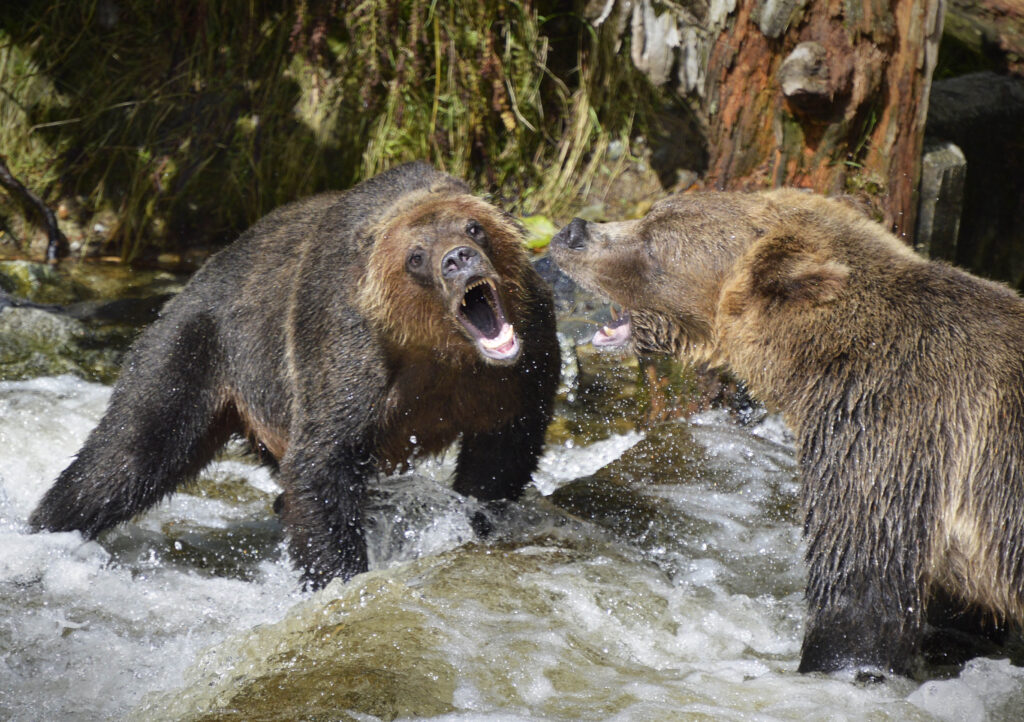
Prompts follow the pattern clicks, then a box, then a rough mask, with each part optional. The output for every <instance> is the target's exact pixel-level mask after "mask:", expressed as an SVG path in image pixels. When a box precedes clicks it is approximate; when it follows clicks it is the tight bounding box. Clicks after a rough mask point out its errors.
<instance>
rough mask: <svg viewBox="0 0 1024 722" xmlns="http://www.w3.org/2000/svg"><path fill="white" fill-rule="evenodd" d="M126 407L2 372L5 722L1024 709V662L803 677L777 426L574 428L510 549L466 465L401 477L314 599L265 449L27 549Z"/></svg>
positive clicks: (822, 716) (70, 383) (64, 382)
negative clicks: (95, 529) (87, 445)
mask: <svg viewBox="0 0 1024 722" xmlns="http://www.w3.org/2000/svg"><path fill="white" fill-rule="evenodd" d="M569 376H570V378H567V381H566V389H563V398H562V400H561V401H560V408H561V411H560V414H562V416H560V420H559V421H558V422H556V427H557V428H562V429H563V430H564V429H565V428H569V427H572V425H573V424H574V423H576V422H578V419H575V420H574V418H573V417H572V413H570V412H571V411H572V409H573V405H572V402H573V399H574V395H575V394H576V392H577V391H578V389H575V388H574V384H575V383H577V381H576V379H575V377H574V376H573V375H572V374H569ZM108 396H109V388H108V387H106V386H103V385H100V384H95V383H89V382H86V381H82V380H80V379H77V378H75V377H72V376H58V377H44V378H37V379H32V380H26V381H6V382H0V652H2V659H0V719H9V720H26V721H28V720H53V721H59V720H108V719H118V720H120V719H125V720H127V719H131V720H136V719H161V720H186V719H203V720H214V719H216V720H229V719H231V720H234V719H237V720H271V719H280V720H297V719H318V720H321V719H322V720H326V719H354V720H371V719H394V718H410V719H423V718H431V719H443V720H478V719H479V720H538V719H550V720H674V719H684V720H690V719H693V720H808V719H816V720H861V719H872V720H887V719H893V720H918V719H920V720H929V719H941V720H989V719H991V720H1000V719H1005V720H1016V719H1021V718H1022V717H1024V669H1021V668H1018V667H1013V666H1011V665H1010V664H1009V663H1008V662H1007V661H1005V660H998V659H984V658H979V659H975V660H973V661H971V662H969V663H968V664H967V665H966V667H965V668H964V669H963V671H962V672H961V673H960V674H959V676H956V677H953V678H949V679H938V680H932V681H929V682H926V683H924V684H918V683H915V682H911V681H907V680H890V681H887V682H883V683H875V684H861V683H858V682H856V681H855V680H853V679H852V678H850V677H849V676H845V675H836V676H832V677H824V676H803V675H799V674H797V673H796V667H797V662H798V656H799V650H800V639H801V633H802V625H803V620H804V616H805V615H804V605H803V593H802V589H803V583H804V569H803V565H802V561H801V554H802V547H801V540H800V535H799V531H798V526H799V525H798V516H799V513H798V510H797V496H798V489H797V485H796V482H795V478H794V459H793V449H792V446H791V444H790V442H789V439H788V438H787V434H786V430H785V428H784V427H783V426H782V424H781V422H780V421H779V420H778V419H777V418H775V417H773V416H767V417H765V418H764V419H762V420H761V421H759V422H757V423H754V424H750V425H747V426H741V425H739V424H737V423H735V422H734V421H733V420H732V419H730V418H729V416H728V415H727V414H726V413H725V412H715V411H713V412H705V413H702V414H698V415H697V416H695V417H691V418H689V419H683V420H674V421H667V422H663V423H660V424H656V425H654V426H652V427H650V428H645V429H644V430H643V431H641V430H638V427H637V426H636V425H633V424H629V423H624V422H623V419H622V418H618V417H615V418H613V417H609V418H608V419H607V423H605V424H604V425H603V426H599V430H598V431H596V432H595V431H593V430H591V431H590V432H589V433H587V434H573V433H567V432H561V433H553V434H552V441H551V443H550V444H549V448H548V450H547V452H546V455H545V456H544V458H543V461H542V463H541V468H540V470H539V471H538V472H537V474H536V475H535V481H534V485H533V487H531V488H530V489H529V491H528V493H527V495H526V496H525V497H524V499H523V500H522V501H521V502H519V503H517V504H515V505H513V506H512V507H511V508H510V509H509V510H508V512H507V513H506V514H505V515H504V516H502V517H501V518H500V519H496V520H495V527H496V530H495V533H494V535H493V536H492V538H490V539H488V540H487V541H486V542H480V541H478V540H476V539H475V538H474V535H473V532H472V530H471V528H470V525H469V523H468V521H467V519H468V516H469V514H470V513H471V512H472V511H473V503H472V502H471V501H467V500H465V499H463V498H461V497H459V496H458V495H457V494H454V493H453V492H452V491H451V489H450V484H449V478H450V474H451V471H452V463H453V458H452V455H451V454H449V455H448V457H447V458H443V459H441V460H439V461H436V462H429V463H426V464H424V465H421V466H419V467H418V468H416V469H415V470H414V471H412V472H409V473H406V474H403V475H399V476H393V477H388V478H382V479H380V480H378V481H376V482H375V483H374V485H373V487H372V493H371V497H370V500H369V503H368V508H367V509H366V518H367V524H368V526H369V544H370V557H371V566H372V569H371V571H370V572H369V573H367V574H365V575H361V576H359V577H356V578H355V579H353V580H351V581H350V582H349V583H347V584H341V583H339V582H335V583H333V584H332V585H330V586H329V587H328V588H326V589H325V590H323V591H321V592H319V593H317V594H306V593H302V592H300V591H298V575H297V574H296V573H295V572H294V571H293V570H292V568H291V566H290V564H289V561H288V558H287V552H286V551H285V549H284V546H283V536H282V533H281V529H280V527H279V525H278V523H277V521H276V519H275V518H274V514H273V512H272V509H271V506H272V503H273V499H274V497H275V496H276V494H277V493H278V491H279V490H278V487H277V486H276V485H275V483H274V480H273V478H272V476H271V474H270V473H269V472H268V470H267V469H265V468H261V467H259V466H257V465H255V463H254V461H253V460H252V459H251V458H249V457H248V456H246V455H245V454H244V453H242V449H241V448H240V447H239V448H232V449H229V450H228V452H227V453H225V455H224V456H223V457H222V458H221V459H220V460H218V461H217V462H215V463H214V464H213V465H211V467H209V468H208V469H207V470H206V471H205V472H204V473H203V475H202V478H201V479H200V480H199V481H198V482H197V483H195V484H193V485H191V486H190V487H188V488H187V489H185V490H183V491H182V493H179V494H177V495H175V496H174V497H172V498H171V499H169V500H168V501H165V502H164V503H162V504H160V505H159V506H158V507H157V508H155V509H154V510H152V511H151V512H150V513H148V514H146V515H144V516H142V517H140V518H139V519H137V520H136V521H135V522H133V523H131V524H127V525H125V526H124V527H122V528H120V529H117V530H114V531H111V532H108V533H107V534H106V535H104V536H103V537H102V538H101V540H100V542H88V543H85V542H83V541H82V539H81V537H80V536H78V535H77V534H72V533H68V534H39V535H29V534H27V533H26V527H25V519H26V518H27V516H28V514H29V512H30V511H31V509H32V508H33V507H34V505H35V503H36V502H37V500H38V499H39V497H40V496H41V495H42V493H43V492H44V491H45V489H46V488H47V487H48V485H49V484H50V483H51V482H52V480H53V479H54V478H55V477H56V475H57V474H58V473H59V472H60V470H61V469H62V468H63V467H64V466H65V465H66V464H67V463H68V461H69V459H70V457H71V456H72V455H73V454H74V453H75V451H76V450H77V448H78V447H79V445H80V444H81V442H82V440H83V439H84V438H85V436H86V434H87V433H88V431H89V430H90V428H92V426H94V425H95V424H96V422H97V421H98V419H99V417H100V415H101V413H102V411H103V409H104V406H105V403H106V401H107V399H108ZM573 413H579V412H578V411H577V412H573ZM567 419H568V421H567Z"/></svg>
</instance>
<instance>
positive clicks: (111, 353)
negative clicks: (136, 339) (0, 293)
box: [0, 306, 130, 383]
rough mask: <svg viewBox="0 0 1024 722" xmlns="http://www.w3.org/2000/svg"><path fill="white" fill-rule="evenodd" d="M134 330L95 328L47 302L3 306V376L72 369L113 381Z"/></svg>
mask: <svg viewBox="0 0 1024 722" xmlns="http://www.w3.org/2000/svg"><path fill="white" fill-rule="evenodd" d="M129 336H130V333H129V332H127V331H126V330H125V329H106V330H101V329H91V328H89V327H88V326H87V325H86V324H84V323H83V322H82V321H79V320H78V319H75V318H71V317H70V316H67V315H64V314H60V313H54V312H53V311H51V310H46V309H43V308H18V307H14V306H9V307H7V308H3V309H0V378H3V379H6V380H16V379H25V378H33V377H36V376H57V375H60V374H65V373H73V374H75V375H77V376H80V377H82V378H85V379H89V380H93V381H103V382H106V383H110V382H112V381H113V380H114V378H115V377H116V376H117V370H118V366H119V364H120V361H121V356H122V354H123V352H124V348H125V347H126V346H127V344H128V342H129Z"/></svg>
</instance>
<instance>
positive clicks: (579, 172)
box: [0, 0, 654, 259]
mask: <svg viewBox="0 0 1024 722" xmlns="http://www.w3.org/2000/svg"><path fill="white" fill-rule="evenodd" d="M15 5H20V4H18V3H5V4H4V7H2V8H0V97H2V98H3V102H2V103H0V154H4V155H6V156H7V159H8V163H9V165H10V167H11V169H12V171H14V173H15V174H16V175H18V176H19V177H21V178H22V180H23V181H24V182H26V183H27V184H28V185H29V186H30V187H32V188H33V189H35V190H36V191H37V192H39V193H41V194H43V195H44V196H45V197H46V199H47V200H48V201H49V202H50V203H51V204H52V203H55V202H56V201H57V200H59V199H62V198H72V199H76V200H77V202H76V203H75V204H74V207H75V208H76V209H77V213H78V215H79V218H78V220H79V221H80V222H81V224H82V227H83V228H84V229H85V233H86V234H87V236H88V234H89V233H91V232H92V231H91V229H92V228H93V226H94V225H95V224H93V223H91V222H90V219H91V218H93V217H95V215H96V214H99V213H105V214H106V216H105V217H107V218H113V219H115V220H114V221H113V222H112V223H109V224H107V225H108V226H110V230H109V232H108V233H107V234H106V235H104V236H103V237H102V239H101V240H102V241H103V244H104V246H105V249H104V250H106V251H107V252H111V251H112V252H116V253H118V254H120V255H121V256H122V258H124V259H131V258H132V257H134V256H136V255H137V254H138V253H139V252H140V251H142V250H146V249H150V248H164V247H168V246H187V245H192V244H204V243H210V242H220V241H226V240H229V239H230V238H231V237H232V236H233V235H234V234H235V233H237V232H238V230H239V229H241V228H244V227H246V226H247V225H248V224H250V223H251V222H252V221H254V220H255V219H256V218H258V217H259V216H261V215H262V214H264V213H266V212H267V211H268V210H270V209H271V208H273V207H275V206H277V205H280V204H282V203H284V202H287V201H289V200H292V199H294V198H297V197H301V196H303V195H308V194H310V193H313V192H316V191H319V190H324V189H328V188H345V187H348V186H350V185H352V184H353V183H355V182H357V181H359V180H361V179H362V178H365V177H368V176H370V175H373V174H374V173H377V172H379V171H381V170H383V169H385V168H387V167H390V166H392V165H394V164H397V163H399V162H402V161H406V160H411V159H417V158H426V159H429V160H430V161H432V162H433V163H435V164H436V165H437V166H439V167H441V168H443V169H445V170H447V171H449V172H451V173H453V174H455V175H458V176H461V177H464V178H466V179H467V180H468V181H469V182H470V183H471V184H472V185H474V186H475V187H476V188H477V189H478V190H479V191H483V192H488V193H492V194H494V195H495V197H496V200H498V201H499V202H501V203H502V204H503V205H505V206H506V207H508V208H510V209H511V210H513V211H516V212H535V211H536V212H545V213H549V214H554V215H557V214H558V213H559V212H560V211H563V210H564V209H565V208H566V207H567V206H568V205H569V204H571V203H572V201H573V199H574V198H575V197H576V196H578V194H579V193H580V192H581V191H583V190H585V189H586V187H587V185H588V184H589V183H590V182H591V180H592V178H593V176H594V172H595V169H596V168H597V166H598V165H599V164H600V163H601V162H602V161H603V159H604V153H605V150H606V149H607V146H608V143H609V141H610V140H611V139H614V138H623V137H625V138H628V134H629V133H630V132H631V130H632V128H633V127H634V125H635V124H638V123H641V122H642V120H643V117H644V113H645V108H648V107H650V106H651V103H652V101H653V98H654V94H653V91H652V90H651V89H650V88H648V87H647V85H646V82H645V81H643V80H642V79H641V77H640V76H639V74H638V73H637V72H636V71H635V70H634V69H633V67H632V64H631V63H629V62H628V60H627V59H626V57H625V54H626V53H628V48H623V49H619V50H618V51H617V52H618V55H616V51H615V49H614V48H613V45H612V41H611V40H610V39H604V38H603V37H602V36H601V34H600V33H596V32H594V31H593V30H592V29H591V28H590V27H589V26H588V25H587V24H586V22H585V21H583V20H582V19H581V16H580V15H579V14H578V12H577V11H576V10H571V11H563V10H561V8H563V7H564V6H565V5H566V3H560V2H553V1H551V0H549V1H547V2H541V1H537V2H531V1H530V0H506V1H504V2H502V1H497V2H496V1H494V0H469V1H468V2H461V1H460V2H456V0H362V1H359V0H356V1H354V2H344V3H339V2H336V1H332V0H306V1H305V2H299V3H297V4H295V5H294V6H292V7H290V8H288V9H285V10H282V9H280V6H279V4H276V3H270V2H261V1H260V0H251V1H250V2H248V3H238V2H231V1H229V0H192V1H191V2H181V3H177V2H171V3H153V2H152V1H151V0H118V2H116V3H115V2H113V1H112V0H48V1H46V0H36V1H35V2H29V3H27V4H26V6H25V7H21V8H15V7H13V6H15ZM626 93H628V94H629V95H628V96H627V95H625V94H626ZM621 97H630V102H629V103H622V102H616V101H617V99H618V98H621ZM605 98H611V99H615V101H613V102H609V103H604V102H603V101H604V99H605ZM638 113H639V114H638ZM6 201H7V199H5V198H3V197H0V216H2V215H4V214H5V213H11V212H13V209H12V207H10V206H9V205H3V204H4V203H5V202H6ZM0 220H2V219H0Z"/></svg>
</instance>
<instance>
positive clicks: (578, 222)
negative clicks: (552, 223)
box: [551, 218, 587, 251]
mask: <svg viewBox="0 0 1024 722" xmlns="http://www.w3.org/2000/svg"><path fill="white" fill-rule="evenodd" d="M551 240H552V241H553V242H554V243H557V244H559V245H562V246H565V247H566V248H571V249H572V250H574V251H580V250H583V248H584V246H586V245H587V222H586V221H585V220H583V219H582V218H573V219H572V221H571V222H570V223H569V225H567V226H566V227H565V228H563V229H562V230H560V231H559V232H558V233H556V234H555V237H554V238H552V239H551Z"/></svg>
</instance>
